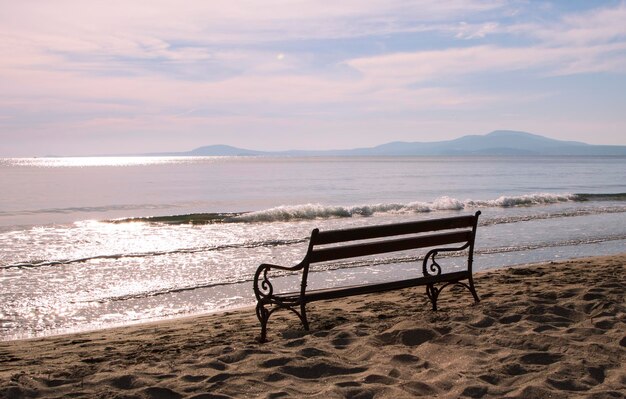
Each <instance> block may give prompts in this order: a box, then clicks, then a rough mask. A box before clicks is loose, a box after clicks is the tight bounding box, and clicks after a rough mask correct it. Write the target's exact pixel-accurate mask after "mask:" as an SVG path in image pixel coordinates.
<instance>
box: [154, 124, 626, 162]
mask: <svg viewBox="0 0 626 399" xmlns="http://www.w3.org/2000/svg"><path fill="white" fill-rule="evenodd" d="M145 155H154V156H166V155H169V156H446V155H448V156H471V155H491V156H495V155H503V156H515V155H519V156H522V155H527V156H532V155H542V156H554V155H563V156H565V155H579V156H580V155H583V156H584V155H589V156H593V155H595V156H626V146H619V145H592V144H586V143H582V142H578V141H567V140H556V139H551V138H548V137H545V136H540V135H537V134H532V133H527V132H521V131H514V130H495V131H492V132H490V133H488V134H485V135H465V136H461V137H459V138H456V139H452V140H444V141H432V142H407V141H393V142H389V143H384V144H380V145H377V146H374V147H364V148H353V149H347V150H317V151H314V150H288V151H258V150H250V149H245V148H238V147H233V146H229V145H225V144H216V145H208V146H202V147H198V148H195V149H193V150H191V151H186V152H169V153H152V154H145Z"/></svg>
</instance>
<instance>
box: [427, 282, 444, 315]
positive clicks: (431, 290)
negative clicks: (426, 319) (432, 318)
mask: <svg viewBox="0 0 626 399" xmlns="http://www.w3.org/2000/svg"><path fill="white" fill-rule="evenodd" d="M440 292H441V290H439V289H438V288H437V287H435V285H434V284H432V283H430V284H427V285H426V295H428V299H430V302H431V303H432V304H433V311H435V312H436V311H437V298H438V297H439V293H440Z"/></svg>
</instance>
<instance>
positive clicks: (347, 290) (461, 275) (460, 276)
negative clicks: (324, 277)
mask: <svg viewBox="0 0 626 399" xmlns="http://www.w3.org/2000/svg"><path fill="white" fill-rule="evenodd" d="M468 276H469V273H468V272H467V271H466V270H464V271H460V272H453V273H447V274H442V275H438V276H427V277H416V278H411V279H406V280H400V281H389V282H384V283H375V284H363V285H353V286H349V287H341V288H329V289H322V290H311V291H307V293H306V294H305V295H304V297H305V301H306V302H314V301H320V300H326V299H336V298H345V297H348V296H354V295H362V294H373V293H376V292H385V291H392V290H398V289H404V288H410V287H418V286H421V285H426V284H429V283H433V282H448V281H458V280H464V279H467V277H468ZM285 296H286V297H288V298H290V299H293V300H297V299H298V298H299V297H300V295H299V294H298V293H293V294H291V295H285Z"/></svg>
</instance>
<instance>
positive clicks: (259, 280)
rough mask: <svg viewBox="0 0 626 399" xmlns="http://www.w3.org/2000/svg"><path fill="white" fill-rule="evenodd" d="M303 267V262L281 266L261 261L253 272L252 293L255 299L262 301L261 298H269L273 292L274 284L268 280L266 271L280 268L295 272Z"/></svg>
mask: <svg viewBox="0 0 626 399" xmlns="http://www.w3.org/2000/svg"><path fill="white" fill-rule="evenodd" d="M303 267H304V263H299V264H297V265H295V266H281V265H273V264H271V263H263V264H261V265H259V267H258V268H257V269H256V273H255V274H254V295H255V296H256V299H257V301H262V300H263V299H266V300H268V299H271V298H272V297H273V294H274V286H273V285H272V283H271V282H270V278H269V275H268V273H269V272H270V270H282V271H286V272H295V271H298V270H302V268H303Z"/></svg>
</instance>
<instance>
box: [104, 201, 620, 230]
mask: <svg viewBox="0 0 626 399" xmlns="http://www.w3.org/2000/svg"><path fill="white" fill-rule="evenodd" d="M587 201H626V193H615V194H610V193H606V194H584V193H583V194H554V193H535V194H525V195H517V196H500V197H498V198H496V199H491V200H472V199H467V200H464V201H461V200H459V199H456V198H451V197H448V196H443V197H439V198H437V199H436V200H434V201H432V202H422V201H415V202H409V203H381V204H369V205H351V206H340V205H324V204H301V205H281V206H277V207H274V208H269V209H265V210H260V211H253V212H229V213H193V214H185V215H171V216H151V217H134V218H125V219H115V220H108V221H107V222H110V223H129V222H144V223H163V224H211V223H268V222H289V221H298V220H315V219H334V218H352V217H368V216H373V215H381V214H415V213H428V212H437V211H461V210H465V209H475V208H511V207H532V206H543V205H550V204H556V203H563V202H587Z"/></svg>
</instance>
